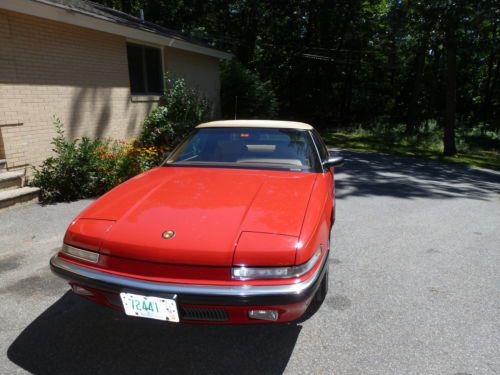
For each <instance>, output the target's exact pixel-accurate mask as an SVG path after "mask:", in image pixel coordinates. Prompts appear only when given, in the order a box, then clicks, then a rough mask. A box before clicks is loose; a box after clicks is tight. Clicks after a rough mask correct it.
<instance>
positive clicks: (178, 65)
mask: <svg viewBox="0 0 500 375" xmlns="http://www.w3.org/2000/svg"><path fill="white" fill-rule="evenodd" d="M163 56H164V59H165V67H166V69H167V70H168V72H169V74H170V75H171V76H172V77H179V78H184V79H185V80H186V82H187V83H188V84H189V85H191V86H193V87H196V88H197V89H198V90H200V91H201V92H202V93H204V94H205V96H206V97H207V99H208V100H209V101H210V102H211V104H212V111H213V112H212V117H213V118H217V117H219V115H220V69H219V60H218V59H216V58H214V57H210V56H203V55H196V54H193V53H190V52H186V51H182V50H179V49H174V48H169V47H167V48H165V50H164V53H163Z"/></svg>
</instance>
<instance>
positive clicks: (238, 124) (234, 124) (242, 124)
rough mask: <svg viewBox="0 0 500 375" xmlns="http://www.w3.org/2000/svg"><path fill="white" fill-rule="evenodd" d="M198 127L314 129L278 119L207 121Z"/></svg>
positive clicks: (302, 124) (307, 125) (302, 123)
mask: <svg viewBox="0 0 500 375" xmlns="http://www.w3.org/2000/svg"><path fill="white" fill-rule="evenodd" d="M197 128H279V129H302V130H311V129H314V128H313V127H312V126H311V125H309V124H306V123H304V122H295V121H276V120H226V121H211V122H205V123H203V124H200V125H198V126H197Z"/></svg>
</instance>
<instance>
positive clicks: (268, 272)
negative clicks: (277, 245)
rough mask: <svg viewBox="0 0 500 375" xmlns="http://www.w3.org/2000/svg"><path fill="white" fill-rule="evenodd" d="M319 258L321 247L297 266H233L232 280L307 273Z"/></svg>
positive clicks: (289, 276) (297, 275) (273, 277)
mask: <svg viewBox="0 0 500 375" xmlns="http://www.w3.org/2000/svg"><path fill="white" fill-rule="evenodd" d="M320 258H321V248H319V249H318V250H316V252H315V253H314V255H313V256H312V257H311V259H309V260H308V261H307V262H305V263H303V264H301V265H299V266H288V267H245V266H241V267H233V268H232V269H231V276H232V278H233V279H234V280H251V279H286V278H292V277H300V276H302V275H305V274H306V273H308V272H309V271H310V270H311V269H313V267H314V266H315V265H316V263H317V262H318V260H319V259H320Z"/></svg>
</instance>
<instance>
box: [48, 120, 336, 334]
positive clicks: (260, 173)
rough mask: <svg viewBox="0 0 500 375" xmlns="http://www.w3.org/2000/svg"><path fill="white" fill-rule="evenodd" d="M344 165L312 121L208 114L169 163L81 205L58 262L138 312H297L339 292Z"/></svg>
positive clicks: (277, 315) (245, 320)
mask: <svg viewBox="0 0 500 375" xmlns="http://www.w3.org/2000/svg"><path fill="white" fill-rule="evenodd" d="M341 164H342V157H340V156H336V157H334V156H330V154H329V152H328V150H327V148H326V146H325V144H324V143H323V141H322V140H321V137H320V136H319V134H318V133H317V132H316V130H314V128H313V127H312V126H310V125H308V124H304V123H298V122H285V121H257V120H253V121H250V120H245V121H244V120H234V121H216V122H209V123H205V124H201V125H198V126H197V127H196V128H195V129H194V131H193V132H192V133H191V134H190V135H189V136H188V137H187V138H186V139H185V140H184V141H183V142H181V143H180V145H178V146H177V148H176V149H174V150H173V152H172V153H171V154H170V155H169V156H168V157H167V159H166V160H165V162H164V163H163V164H162V165H161V166H160V167H157V168H154V169H151V170H149V171H147V172H145V173H143V174H141V175H138V176H136V177H134V178H132V179H130V180H128V181H126V182H125V183H123V184H121V185H119V186H118V187H116V188H114V189H113V190H111V191H109V192H108V193H106V194H105V195H103V196H102V197H100V198H99V199H98V200H96V201H95V202H94V203H93V204H91V205H90V206H89V207H88V208H87V209H85V210H84V211H83V212H82V213H80V214H79V215H78V216H77V217H76V218H75V219H74V220H73V221H72V222H71V224H70V225H69V227H68V229H67V232H66V235H65V237H64V243H63V245H62V247H61V250H60V251H59V253H58V254H56V255H55V256H54V257H53V258H52V259H51V260H50V265H51V268H52V270H53V272H55V273H56V274H57V275H59V276H62V277H63V278H66V279H67V280H69V283H70V285H71V288H72V290H73V292H74V293H76V294H78V295H80V296H83V297H86V298H88V299H90V300H93V301H95V302H98V303H101V304H103V305H105V306H108V307H110V308H113V309H116V310H119V311H122V312H124V313H125V314H127V315H131V316H136V317H143V318H150V319H160V320H165V321H170V322H186V323H228V324H251V323H270V322H287V321H292V320H296V319H298V318H299V317H301V316H302V315H303V314H304V312H305V311H306V309H307V307H308V306H309V305H310V304H311V303H312V302H314V301H318V302H321V301H322V300H323V299H324V298H325V295H326V293H327V289H328V256H329V248H330V232H331V228H332V225H333V223H334V221H335V187H334V181H333V173H334V169H335V167H336V166H339V165H341Z"/></svg>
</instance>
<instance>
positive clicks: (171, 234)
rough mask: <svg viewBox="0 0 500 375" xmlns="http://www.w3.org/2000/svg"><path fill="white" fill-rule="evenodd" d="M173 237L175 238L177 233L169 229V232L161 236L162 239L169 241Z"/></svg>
mask: <svg viewBox="0 0 500 375" xmlns="http://www.w3.org/2000/svg"><path fill="white" fill-rule="evenodd" d="M173 236H175V231H173V230H170V229H169V230H166V231H165V232H163V233H162V234H161V237H162V238H163V239H165V240H169V239H171V238H172V237H173Z"/></svg>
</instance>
